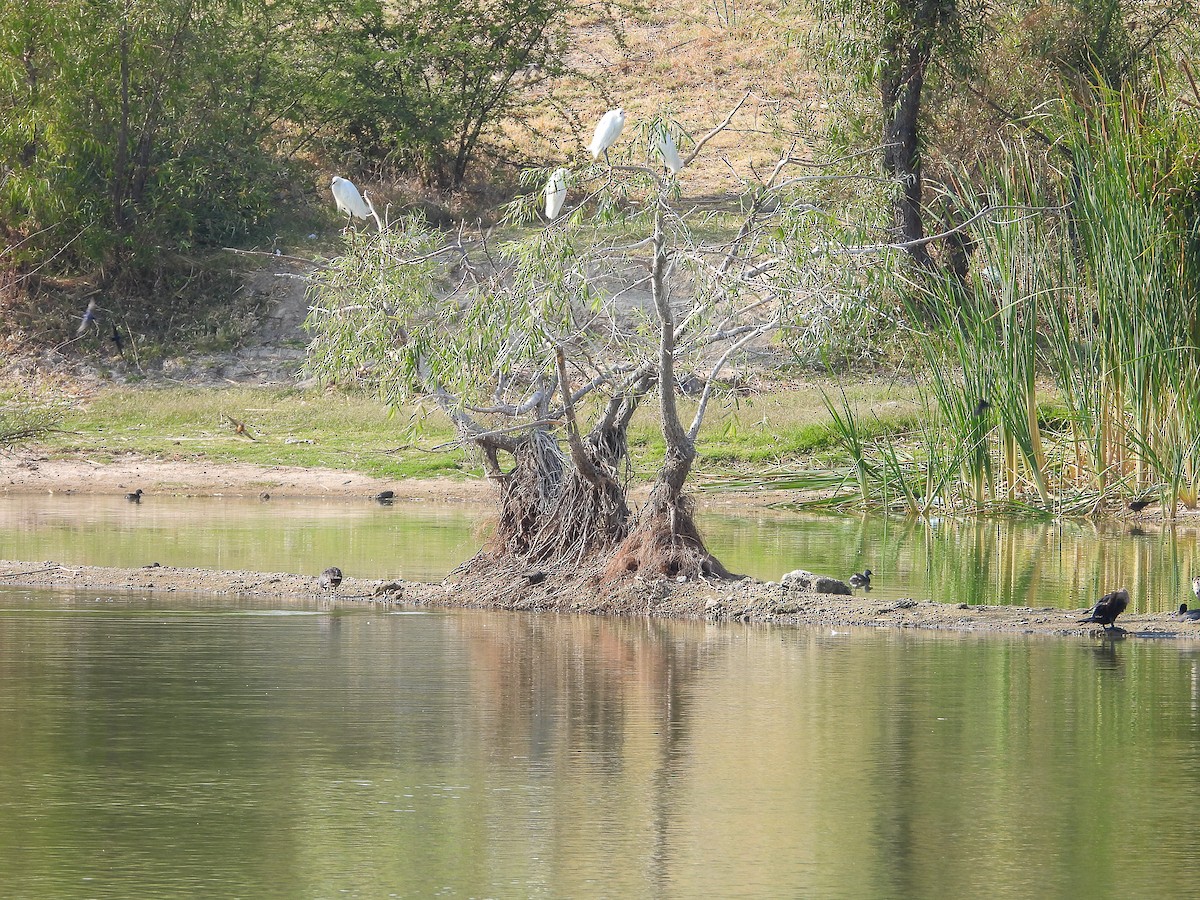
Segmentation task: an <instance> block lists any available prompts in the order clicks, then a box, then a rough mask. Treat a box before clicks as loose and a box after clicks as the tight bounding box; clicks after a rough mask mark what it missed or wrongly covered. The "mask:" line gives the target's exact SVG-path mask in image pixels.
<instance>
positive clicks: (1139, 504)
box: [1129, 497, 1154, 512]
mask: <svg viewBox="0 0 1200 900" xmlns="http://www.w3.org/2000/svg"><path fill="white" fill-rule="evenodd" d="M1153 502H1154V498H1153V497H1145V498H1143V499H1141V500H1130V501H1129V508H1130V509H1132V510H1133V511H1134V512H1141V511H1142V510H1143V509H1145V508H1146V507H1147V506H1149V505H1150V504H1151V503H1153Z"/></svg>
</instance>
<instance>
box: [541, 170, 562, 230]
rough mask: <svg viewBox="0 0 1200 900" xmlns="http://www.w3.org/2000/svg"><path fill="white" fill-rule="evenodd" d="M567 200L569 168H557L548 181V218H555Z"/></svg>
mask: <svg viewBox="0 0 1200 900" xmlns="http://www.w3.org/2000/svg"><path fill="white" fill-rule="evenodd" d="M566 201H567V170H566V169H555V170H554V174H553V175H551V176H550V180H549V181H547V182H546V218H547V219H550V220H553V219H554V218H555V217H556V216H557V215H558V213H559V211H560V210H561V209H562V208H563V204H564V203H565V202H566Z"/></svg>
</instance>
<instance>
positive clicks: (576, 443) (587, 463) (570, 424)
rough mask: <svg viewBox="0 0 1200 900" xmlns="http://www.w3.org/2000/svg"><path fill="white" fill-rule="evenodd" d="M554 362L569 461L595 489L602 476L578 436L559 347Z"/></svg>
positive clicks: (577, 425) (577, 424)
mask: <svg viewBox="0 0 1200 900" xmlns="http://www.w3.org/2000/svg"><path fill="white" fill-rule="evenodd" d="M554 356H555V360H556V361H557V363H558V382H559V384H560V385H561V386H562V395H563V409H564V411H565V413H566V421H567V445H568V446H569V447H570V448H571V460H572V461H573V462H574V463H575V468H576V469H577V470H578V472H579V474H580V475H581V476H582V477H583V478H584V479H585V480H586V481H587V482H588V483H589V484H593V485H595V486H596V487H601V486H602V485H603V484H604V476H603V475H601V473H600V471H599V470H598V469H597V468H596V466H595V465H594V464H593V462H592V458H591V457H590V456H588V454H587V450H586V449H585V448H584V446H583V440H582V438H580V436H579V423H578V422H577V421H576V420H575V404H574V403H573V402H572V401H571V382H570V380H569V379H568V377H567V357H566V354H565V353H564V352H563V348H562V347H561V346H559V347H557V348H555V353H554Z"/></svg>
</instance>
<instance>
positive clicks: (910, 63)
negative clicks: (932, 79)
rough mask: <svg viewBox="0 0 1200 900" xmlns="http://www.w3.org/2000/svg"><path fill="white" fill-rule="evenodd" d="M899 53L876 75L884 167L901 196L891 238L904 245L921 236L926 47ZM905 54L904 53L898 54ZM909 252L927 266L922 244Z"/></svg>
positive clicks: (896, 206) (925, 253)
mask: <svg viewBox="0 0 1200 900" xmlns="http://www.w3.org/2000/svg"><path fill="white" fill-rule="evenodd" d="M894 50H895V51H896V52H897V56H896V57H894V58H893V64H892V65H891V66H887V67H885V69H884V71H883V74H882V75H881V76H880V93H881V99H882V101H883V170H884V172H885V173H886V174H887V175H889V176H890V177H892V178H894V179H895V180H896V181H898V182H899V183H900V195H899V197H898V198H897V199H896V202H895V206H894V208H893V217H894V224H893V229H894V233H895V239H896V240H897V241H901V242H904V243H909V242H911V241H920V240H923V239H924V237H925V225H924V220H923V218H922V206H921V199H922V194H923V191H924V184H923V181H922V176H921V146H920V130H919V121H918V118H919V116H920V112H921V89H922V88H923V87H924V84H925V66H926V65H927V64H928V62H929V48H928V47H919V46H912V47H908V48H899V47H897V48H894ZM901 53H902V54H903V55H902V56H901V55H899V54H901ZM908 253H909V255H910V256H911V257H912V259H913V261H914V262H916V263H917V264H918V265H920V266H928V265H929V264H930V258H929V249H928V248H927V247H926V246H925V245H924V244H917V245H916V246H913V247H909V248H908Z"/></svg>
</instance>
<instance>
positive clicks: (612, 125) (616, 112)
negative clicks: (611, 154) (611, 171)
mask: <svg viewBox="0 0 1200 900" xmlns="http://www.w3.org/2000/svg"><path fill="white" fill-rule="evenodd" d="M624 127H625V110H623V109H621V108H620V107H619V106H618V107H617V108H616V109H610V110H609V111H608V112H606V113H605V114H604V115H603V116H601V117H600V123H599V124H598V125H597V126H596V133H595V134H594V135H592V142H591V143H590V144H588V150H590V151H591V153H592V159H599V158H600V154H601V153H603V154H604V161H605V162H608V148H609V147H611V146H612V145H613V144H615V143H616V142H617V138H619V137H620V136H621V129H622V128H624ZM608 164H609V165H610V166H611V165H612V163H608Z"/></svg>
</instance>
